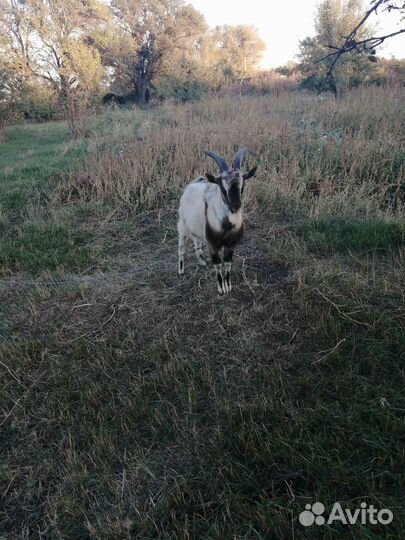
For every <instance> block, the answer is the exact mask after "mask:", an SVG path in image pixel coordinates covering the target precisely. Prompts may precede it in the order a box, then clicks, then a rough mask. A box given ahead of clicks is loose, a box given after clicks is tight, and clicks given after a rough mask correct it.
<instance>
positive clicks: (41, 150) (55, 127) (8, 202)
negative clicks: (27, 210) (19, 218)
mask: <svg viewBox="0 0 405 540" xmlns="http://www.w3.org/2000/svg"><path fill="white" fill-rule="evenodd" d="M3 138H4V140H3V142H2V143H1V150H2V151H1V155H0V204H1V208H2V209H3V211H17V210H20V209H21V208H23V207H24V206H25V205H26V204H28V203H31V202H37V201H38V198H39V192H41V191H43V190H44V189H46V188H48V189H49V185H51V184H52V179H54V178H55V177H57V176H59V175H60V174H61V173H63V172H64V171H66V169H67V167H69V166H70V165H71V164H72V161H74V160H75V159H77V158H79V157H80V156H82V155H83V145H75V144H73V143H72V142H69V132H68V129H67V126H66V125H65V124H64V123H62V122H54V123H49V124H45V125H44V126H42V125H40V126H38V125H27V126H22V127H21V126H18V127H12V128H8V129H6V130H5V131H4V133H3Z"/></svg>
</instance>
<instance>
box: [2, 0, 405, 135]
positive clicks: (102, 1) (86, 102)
mask: <svg viewBox="0 0 405 540" xmlns="http://www.w3.org/2000/svg"><path fill="white" fill-rule="evenodd" d="M404 9H405V8H404ZM363 13H364V5H363V1H362V0H323V1H322V2H321V3H320V5H319V6H318V9H317V12H316V18H315V19H316V25H315V35H314V36H311V37H308V38H306V39H305V40H303V41H302V42H301V43H300V54H299V57H298V62H296V63H289V64H287V65H286V66H283V67H281V68H278V69H277V70H273V71H271V72H267V73H263V72H259V65H260V61H261V57H262V53H263V51H264V49H265V44H264V42H263V40H262V39H261V38H260V37H259V35H258V34H257V32H256V30H255V29H254V28H253V27H251V26H244V25H241V26H219V27H216V28H213V29H212V28H209V27H208V25H207V23H206V21H205V19H204V17H203V15H202V14H201V13H199V12H198V11H197V10H195V9H194V8H193V7H192V6H191V5H189V4H187V3H185V2H184V1H183V0H110V1H107V0H0V127H1V125H5V124H7V123H10V122H16V121H20V120H23V119H26V120H30V121H43V120H52V119H56V118H61V117H64V118H65V119H67V120H68V122H69V125H70V128H71V131H72V133H73V135H76V136H79V135H80V134H81V131H82V126H81V122H80V119H81V118H83V116H84V113H86V111H88V110H93V109H94V108H95V107H100V106H101V105H102V103H117V104H119V105H125V104H128V103H129V104H131V103H137V104H139V105H144V104H145V103H147V102H148V101H149V100H150V99H153V100H155V101H163V100H165V99H173V100H175V101H180V102H182V101H188V100H195V99H198V98H199V97H201V96H202V95H203V94H204V92H207V91H213V90H215V91H217V92H218V91H220V90H221V89H223V88H224V87H226V89H227V91H228V92H234V93H239V94H247V93H266V92H272V93H275V94H277V93H278V92H279V91H281V90H282V89H283V90H285V89H291V88H300V87H301V88H302V87H303V88H308V89H314V90H319V89H320V88H321V86H322V81H323V80H324V77H325V73H326V72H327V70H328V66H329V61H328V60H324V61H321V62H319V59H321V58H322V57H324V56H325V55H327V53H328V52H329V51H330V48H329V46H330V45H334V46H339V44H340V43H341V42H342V40H344V36H346V35H348V33H349V32H350V30H351V29H352V28H353V27H354V26H355V25H356V24H357V23H358V21H359V20H360V19H361V17H362V15H363ZM371 32H372V29H371V28H369V27H367V26H366V25H364V26H363V27H362V28H361V30H360V32H359V37H360V38H361V37H367V36H368V35H370V33H371ZM404 81H405V61H399V60H378V55H365V54H359V53H358V52H356V51H354V52H353V53H350V54H347V55H345V57H344V58H343V59H342V61H341V62H339V64H338V65H337V66H336V68H335V70H334V78H333V84H334V85H336V86H338V87H339V90H342V89H345V88H350V87H353V86H358V85H359V84H364V83H366V84H385V83H390V82H400V83H402V84H403V82H404Z"/></svg>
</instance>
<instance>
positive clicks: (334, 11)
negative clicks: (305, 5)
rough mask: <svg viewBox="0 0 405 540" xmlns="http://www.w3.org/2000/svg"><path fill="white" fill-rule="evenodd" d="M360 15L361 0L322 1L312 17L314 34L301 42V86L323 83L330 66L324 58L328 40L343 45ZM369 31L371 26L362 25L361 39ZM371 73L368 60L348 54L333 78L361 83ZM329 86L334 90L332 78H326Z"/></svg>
mask: <svg viewBox="0 0 405 540" xmlns="http://www.w3.org/2000/svg"><path fill="white" fill-rule="evenodd" d="M362 15H363V1H362V0H323V1H322V2H321V4H320V5H319V7H318V11H317V13H316V19H315V32H316V33H315V36H314V37H308V38H306V39H304V40H303V41H301V43H300V61H301V72H302V73H303V74H304V76H305V80H304V86H305V85H308V86H314V87H317V88H318V89H320V88H322V86H324V80H325V76H326V74H327V72H328V69H329V63H328V61H327V59H324V60H322V61H320V59H322V58H324V57H325V55H326V54H327V52H328V51H329V50H330V49H329V46H330V44H331V43H336V44H342V43H343V42H344V40H345V37H344V36H346V35H348V33H349V32H350V30H351V28H353V27H354V26H355V25H356V24H358V22H359V21H360V20H361V18H362ZM370 34H371V28H370V27H369V26H367V25H364V26H363V27H362V28H361V30H359V35H361V37H362V39H366V38H367V37H368V36H369V35H370ZM369 72H370V63H369V62H368V61H367V60H366V59H365V58H363V57H360V56H358V55H355V54H350V55H348V56H347V57H346V58H345V61H344V62H342V63H341V65H340V66H339V70H337V71H336V80H337V81H338V83H340V84H342V83H343V84H345V85H348V86H352V85H355V84H358V83H359V82H361V80H362V79H364V77H366V76H367V74H368V73H369ZM328 87H329V89H331V90H333V91H334V92H335V95H336V92H337V88H336V82H335V78H331V79H330V80H329V81H328Z"/></svg>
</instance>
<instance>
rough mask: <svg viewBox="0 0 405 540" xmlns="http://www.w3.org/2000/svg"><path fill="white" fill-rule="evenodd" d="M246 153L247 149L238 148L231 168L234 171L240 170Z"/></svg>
mask: <svg viewBox="0 0 405 540" xmlns="http://www.w3.org/2000/svg"><path fill="white" fill-rule="evenodd" d="M247 153H248V149H247V148H240V149H239V150H238V151H237V152H236V155H235V158H234V160H233V168H234V169H241V168H242V163H243V160H244V159H245V157H246V154H247Z"/></svg>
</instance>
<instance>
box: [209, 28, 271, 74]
mask: <svg viewBox="0 0 405 540" xmlns="http://www.w3.org/2000/svg"><path fill="white" fill-rule="evenodd" d="M265 48H266V45H265V43H264V41H263V40H262V39H261V38H260V36H259V35H258V33H257V31H256V29H255V28H254V27H253V26H244V25H241V26H229V25H225V26H217V27H216V28H215V29H214V30H213V31H212V32H211V35H210V45H209V47H208V52H207V60H208V63H209V64H211V65H212V67H213V68H214V69H215V70H219V71H220V72H221V74H222V75H225V76H226V77H228V78H231V79H241V78H245V77H250V76H252V75H253V74H254V73H255V72H256V71H257V69H258V66H259V64H260V61H261V58H262V54H263V51H264V50H265Z"/></svg>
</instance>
